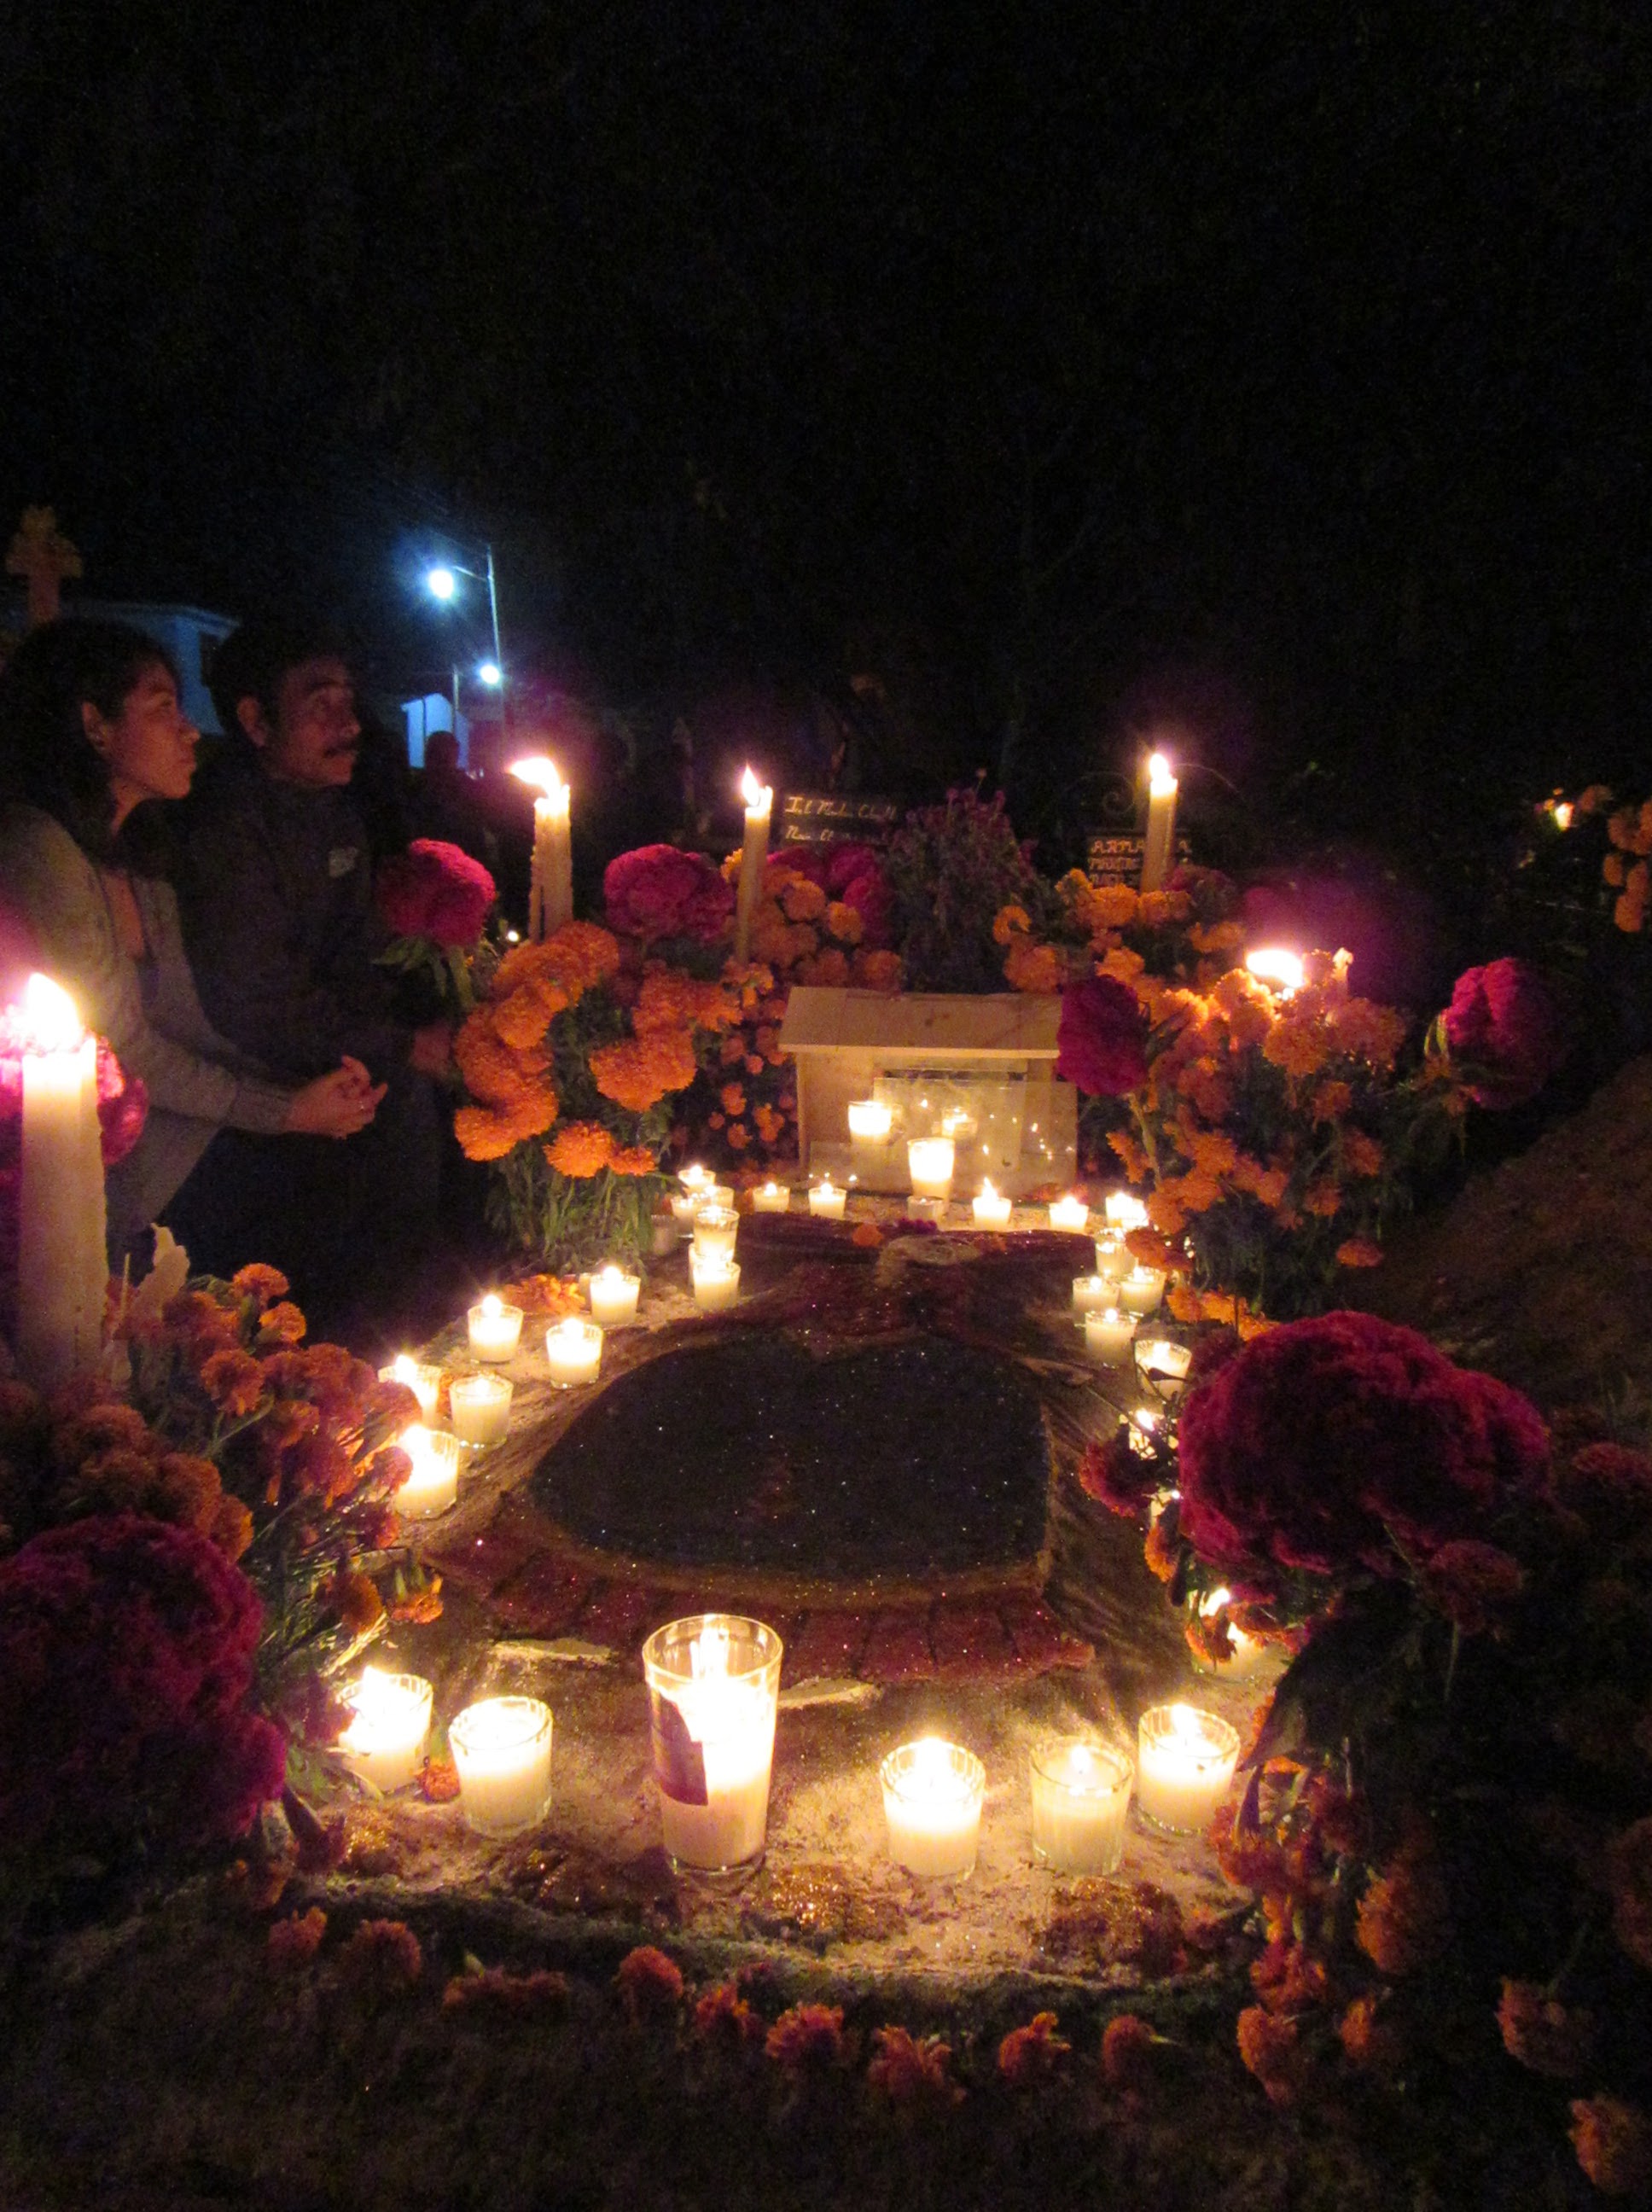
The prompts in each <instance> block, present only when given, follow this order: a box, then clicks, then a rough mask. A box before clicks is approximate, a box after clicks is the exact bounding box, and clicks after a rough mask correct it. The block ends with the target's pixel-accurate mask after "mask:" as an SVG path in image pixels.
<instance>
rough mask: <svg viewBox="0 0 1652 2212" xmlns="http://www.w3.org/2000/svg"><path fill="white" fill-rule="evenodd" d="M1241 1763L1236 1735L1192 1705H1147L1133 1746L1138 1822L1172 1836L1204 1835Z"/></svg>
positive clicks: (1232, 1730)
mask: <svg viewBox="0 0 1652 2212" xmlns="http://www.w3.org/2000/svg"><path fill="white" fill-rule="evenodd" d="M1238 1758H1239V1731H1238V1729H1236V1728H1231V1727H1230V1726H1229V1724H1228V1723H1227V1722H1226V1721H1224V1719H1222V1717H1220V1715H1219V1714H1217V1713H1204V1712H1200V1711H1198V1710H1197V1709H1196V1708H1195V1707H1194V1706H1193V1705H1151V1706H1150V1707H1149V1708H1148V1710H1147V1711H1145V1713H1144V1714H1143V1715H1142V1717H1141V1722H1140V1724H1139V1728H1138V1730H1137V1744H1136V1803H1137V1807H1138V1808H1139V1811H1140V1813H1141V1814H1142V1817H1143V1818H1144V1819H1145V1820H1151V1821H1152V1823H1153V1824H1154V1826H1156V1827H1160V1828H1167V1829H1169V1831H1170V1832H1171V1833H1172V1834H1173V1835H1181V1836H1185V1835H1196V1834H1202V1832H1204V1830H1205V1829H1206V1828H1207V1827H1208V1826H1210V1824H1211V1821H1212V1820H1213V1819H1214V1818H1215V1816H1216V1813H1217V1810H1218V1807H1219V1806H1220V1805H1221V1802H1222V1800H1223V1799H1224V1797H1225V1796H1227V1794H1228V1784H1230V1782H1231V1781H1232V1779H1233V1770H1234V1767H1235V1765H1236V1764H1237V1762H1238Z"/></svg>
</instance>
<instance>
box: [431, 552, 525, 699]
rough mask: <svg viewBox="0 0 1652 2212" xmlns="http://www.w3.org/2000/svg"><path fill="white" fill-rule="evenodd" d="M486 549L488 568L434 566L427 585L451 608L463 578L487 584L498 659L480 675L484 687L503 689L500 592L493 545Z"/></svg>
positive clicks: (451, 563) (448, 563) (503, 665)
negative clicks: (496, 577) (497, 584)
mask: <svg viewBox="0 0 1652 2212" xmlns="http://www.w3.org/2000/svg"><path fill="white" fill-rule="evenodd" d="M482 550H483V556H484V558H485V560H486V563H487V565H486V567H485V568H460V567H459V563H458V562H456V561H453V562H447V561H444V562H437V563H436V565H435V566H434V567H433V568H427V569H426V570H425V572H424V586H425V589H426V590H427V591H428V592H429V594H430V596H431V598H432V599H440V601H441V603H442V605H444V606H446V605H451V603H452V601H453V600H454V599H456V598H457V597H458V596H459V578H460V577H461V576H468V577H469V578H470V579H471V582H472V583H476V584H485V585H486V586H488V617H489V621H490V622H491V623H492V625H493V634H494V657H493V659H491V660H490V661H489V662H488V663H487V664H486V665H485V666H484V667H483V668H482V669H479V670H478V671H477V673H478V675H480V677H481V678H482V681H483V683H484V684H488V685H489V686H490V687H495V688H498V689H501V690H502V689H503V688H504V683H505V653H504V648H503V647H502V646H501V644H500V642H499V592H498V588H497V586H496V584H495V579H494V549H493V547H492V546H491V545H484V546H483V549H482ZM489 669H491V670H492V671H493V673H492V675H489V673H488V670H489Z"/></svg>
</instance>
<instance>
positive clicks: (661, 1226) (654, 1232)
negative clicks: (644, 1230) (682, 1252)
mask: <svg viewBox="0 0 1652 2212" xmlns="http://www.w3.org/2000/svg"><path fill="white" fill-rule="evenodd" d="M677 1241H678V1239H677V1222H676V1219H675V1218H674V1216H673V1215H672V1213H671V1210H670V1208H669V1207H668V1208H667V1209H666V1210H665V1212H663V1213H656V1214H654V1215H653V1217H652V1218H651V1219H650V1221H649V1223H648V1249H649V1251H650V1253H651V1254H652V1255H653V1257H654V1258H655V1259H656V1260H669V1259H670V1258H671V1255H672V1253H673V1252H675V1251H676V1249H677Z"/></svg>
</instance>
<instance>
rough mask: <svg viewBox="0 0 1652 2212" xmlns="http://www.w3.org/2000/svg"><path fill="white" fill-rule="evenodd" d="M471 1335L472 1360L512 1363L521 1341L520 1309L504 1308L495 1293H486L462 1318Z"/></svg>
mask: <svg viewBox="0 0 1652 2212" xmlns="http://www.w3.org/2000/svg"><path fill="white" fill-rule="evenodd" d="M465 1324H466V1326H467V1328H469V1330H470V1335H471V1358H473V1359H512V1358H515V1356H516V1347H517V1346H518V1345H519V1344H520V1342H521V1341H522V1309H521V1307H520V1306H510V1305H507V1304H506V1303H505V1301H504V1299H503V1298H501V1297H499V1296H498V1294H497V1293H496V1292H495V1291H489V1293H488V1295H487V1297H485V1298H483V1300H482V1301H481V1303H480V1304H478V1305H473V1306H472V1307H471V1310H470V1312H469V1313H468V1314H466V1316H465Z"/></svg>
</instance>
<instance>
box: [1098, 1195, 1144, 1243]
mask: <svg viewBox="0 0 1652 2212" xmlns="http://www.w3.org/2000/svg"><path fill="white" fill-rule="evenodd" d="M1102 1211H1103V1212H1104V1213H1105V1214H1106V1216H1107V1225H1108V1228H1109V1229H1110V1230H1111V1231H1113V1233H1114V1236H1116V1237H1123V1236H1125V1235H1126V1234H1127V1232H1128V1231H1130V1230H1132V1229H1145V1228H1146V1226H1147V1208H1146V1206H1145V1204H1144V1203H1143V1201H1142V1200H1140V1199H1139V1198H1136V1197H1133V1195H1132V1194H1131V1193H1130V1192H1129V1191H1127V1190H1110V1191H1108V1194H1107V1196H1106V1198H1105V1200H1103V1201H1102Z"/></svg>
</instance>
